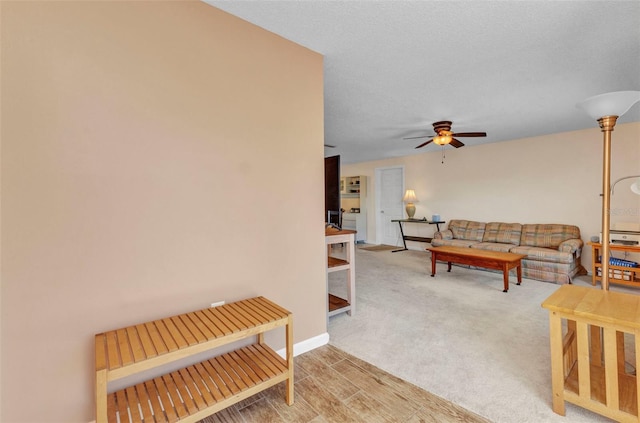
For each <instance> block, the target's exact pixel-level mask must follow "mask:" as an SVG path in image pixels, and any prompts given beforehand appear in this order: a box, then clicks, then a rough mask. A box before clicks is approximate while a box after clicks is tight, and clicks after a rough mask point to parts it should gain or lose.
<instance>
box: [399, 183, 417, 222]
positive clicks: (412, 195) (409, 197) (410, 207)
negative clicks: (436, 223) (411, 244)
mask: <svg viewBox="0 0 640 423" xmlns="http://www.w3.org/2000/svg"><path fill="white" fill-rule="evenodd" d="M402 201H404V202H405V203H407V208H406V210H407V216H409V219H413V215H414V214H416V206H415V205H414V204H413V203H417V202H418V197H416V192H415V191H414V190H412V189H408V190H407V191H406V192H405V193H404V197H402Z"/></svg>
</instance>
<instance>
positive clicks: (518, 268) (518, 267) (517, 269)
mask: <svg viewBox="0 0 640 423" xmlns="http://www.w3.org/2000/svg"><path fill="white" fill-rule="evenodd" d="M516 273H517V274H518V283H517V284H516V285H520V284H521V283H522V262H520V261H519V262H518V265H517V266H516Z"/></svg>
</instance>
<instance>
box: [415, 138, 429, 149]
mask: <svg viewBox="0 0 640 423" xmlns="http://www.w3.org/2000/svg"><path fill="white" fill-rule="evenodd" d="M431 141H433V140H429V141H427V142H423V143H422V144H420V145H419V146H417V147H416V148H421V147H424V146H425V145H427V144H429V143H430V142H431Z"/></svg>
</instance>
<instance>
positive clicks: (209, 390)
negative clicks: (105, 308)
mask: <svg viewBox="0 0 640 423" xmlns="http://www.w3.org/2000/svg"><path fill="white" fill-rule="evenodd" d="M281 326H286V328H285V333H286V360H285V359H282V358H281V357H280V356H279V355H278V354H277V353H276V352H274V351H273V350H272V349H271V348H269V347H268V346H267V345H266V344H265V343H264V332H266V331H269V330H272V329H275V328H278V327H281ZM250 336H255V337H256V343H254V344H252V345H249V346H246V347H242V348H239V349H237V350H235V351H231V352H228V353H225V354H222V355H219V356H217V357H214V358H211V359H209V360H206V361H203V362H201V363H198V364H195V365H191V366H188V367H185V368H183V369H180V370H176V371H174V372H171V373H168V374H165V375H163V376H159V377H155V378H153V379H152V380H148V381H146V382H141V383H138V384H136V385H134V386H130V387H127V388H124V389H121V390H119V391H116V392H112V393H107V388H108V383H109V382H111V381H114V380H117V379H121V378H123V377H126V376H131V375H133V374H136V373H139V372H142V371H145V370H149V369H152V368H154V367H157V366H162V365H165V364H167V363H170V362H172V361H175V360H179V359H183V358H187V357H189V356H192V355H194V354H198V353H201V352H204V351H208V350H211V349H213V348H216V347H219V346H222V345H225V344H229V343H231V342H234V341H238V340H241V339H244V338H247V337H250ZM95 354H96V356H95V359H96V361H95V367H96V422H97V423H124V422H131V423H147V422H176V421H181V422H197V421H198V420H201V419H203V418H205V417H207V416H209V415H211V414H213V413H216V412H218V411H220V410H222V409H224V408H226V407H228V406H230V405H232V404H234V403H236V402H238V401H241V400H243V399H245V398H247V397H250V396H251V395H254V394H256V393H258V392H260V391H262V390H264V389H267V388H269V387H271V386H273V385H275V384H277V383H280V382H283V381H286V398H285V400H286V402H287V404H288V405H292V404H293V317H292V314H291V313H290V312H289V311H287V310H285V309H283V308H282V307H280V306H278V305H277V304H275V303H273V302H271V301H269V300H267V299H266V298H264V297H256V298H250V299H246V300H242V301H237V302H234V303H229V304H226V305H222V306H219V307H215V308H207V309H203V310H198V311H195V312H192V313H186V314H181V315H178V316H173V317H168V318H165V319H160V320H155V321H153V322H148V323H142V324H138V325H134V326H130V327H127V328H122V329H117V330H112V331H108V332H105V333H100V334H97V335H96V336H95Z"/></svg>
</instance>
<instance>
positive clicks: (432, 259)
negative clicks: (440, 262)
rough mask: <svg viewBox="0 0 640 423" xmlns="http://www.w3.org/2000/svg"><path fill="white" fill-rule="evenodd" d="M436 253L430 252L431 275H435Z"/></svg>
mask: <svg viewBox="0 0 640 423" xmlns="http://www.w3.org/2000/svg"><path fill="white" fill-rule="evenodd" d="M436 255H437V254H436V253H434V252H433V251H432V252H431V277H432V278H433V277H434V276H435V275H436Z"/></svg>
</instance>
